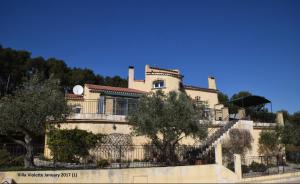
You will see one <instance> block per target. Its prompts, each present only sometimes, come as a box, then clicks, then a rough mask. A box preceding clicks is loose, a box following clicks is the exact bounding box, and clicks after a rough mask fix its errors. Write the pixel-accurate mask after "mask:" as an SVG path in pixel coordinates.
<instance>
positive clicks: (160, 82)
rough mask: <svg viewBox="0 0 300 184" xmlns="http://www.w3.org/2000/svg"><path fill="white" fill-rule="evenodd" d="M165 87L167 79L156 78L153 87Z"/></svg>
mask: <svg viewBox="0 0 300 184" xmlns="http://www.w3.org/2000/svg"><path fill="white" fill-rule="evenodd" d="M164 87H165V81H163V80H156V81H154V82H153V88H156V89H159V88H164Z"/></svg>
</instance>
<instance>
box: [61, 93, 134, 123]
mask: <svg viewBox="0 0 300 184" xmlns="http://www.w3.org/2000/svg"><path fill="white" fill-rule="evenodd" d="M68 104H69V105H71V107H72V109H73V113H72V114H71V115H70V116H69V117H68V118H67V119H68V120H97V121H115V122H126V115H127V114H128V113H129V112H130V111H132V110H133V109H134V108H135V107H136V105H137V99H136V98H124V97H108V96H100V99H95V100H84V101H68Z"/></svg>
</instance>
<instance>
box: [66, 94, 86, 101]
mask: <svg viewBox="0 0 300 184" xmlns="http://www.w3.org/2000/svg"><path fill="white" fill-rule="evenodd" d="M65 97H66V99H68V100H83V95H75V94H73V93H66V95H65Z"/></svg>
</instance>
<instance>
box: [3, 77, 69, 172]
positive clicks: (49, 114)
mask: <svg viewBox="0 0 300 184" xmlns="http://www.w3.org/2000/svg"><path fill="white" fill-rule="evenodd" d="M69 112H70V108H69V107H68V106H67V103H66V101H65V98H64V94H63V93H62V92H61V91H60V86H59V81H57V80H54V79H52V78H50V79H47V80H43V81H42V80H41V79H40V77H38V76H37V75H34V76H33V77H32V78H31V79H30V80H28V81H27V82H25V83H24V84H23V85H22V86H20V87H19V88H18V89H17V90H16V91H15V92H14V93H13V94H12V95H9V96H5V97H3V98H1V99H0V134H2V135H5V136H6V137H7V138H9V139H11V140H12V141H14V142H15V143H17V144H20V145H22V146H23V147H24V148H25V149H26V155H25V157H24V165H25V168H32V167H34V163H33V151H34V150H33V139H34V137H35V136H36V135H44V133H45V124H46V122H62V121H64V120H65V118H66V116H67V115H68V114H69ZM14 135H22V139H17V138H16V137H19V136H14Z"/></svg>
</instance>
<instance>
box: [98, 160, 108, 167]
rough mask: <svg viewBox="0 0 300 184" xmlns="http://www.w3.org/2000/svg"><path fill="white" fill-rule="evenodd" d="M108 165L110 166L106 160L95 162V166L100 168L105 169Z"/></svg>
mask: <svg viewBox="0 0 300 184" xmlns="http://www.w3.org/2000/svg"><path fill="white" fill-rule="evenodd" d="M109 165H110V163H109V162H108V160H106V159H102V160H99V161H97V166H98V167H100V168H105V167H107V166H109Z"/></svg>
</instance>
